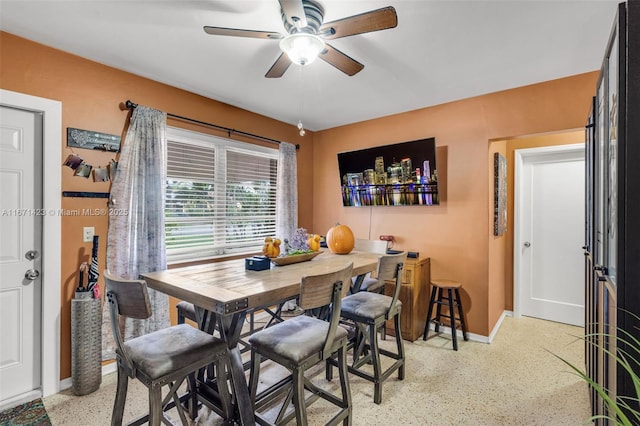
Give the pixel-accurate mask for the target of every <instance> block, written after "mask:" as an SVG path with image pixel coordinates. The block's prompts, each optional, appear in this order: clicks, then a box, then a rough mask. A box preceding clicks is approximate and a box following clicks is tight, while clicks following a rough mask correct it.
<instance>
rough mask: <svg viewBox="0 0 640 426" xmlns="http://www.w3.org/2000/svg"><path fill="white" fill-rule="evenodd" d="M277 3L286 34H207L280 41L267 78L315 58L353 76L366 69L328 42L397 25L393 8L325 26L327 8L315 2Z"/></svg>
mask: <svg viewBox="0 0 640 426" xmlns="http://www.w3.org/2000/svg"><path fill="white" fill-rule="evenodd" d="M278 1H279V2H280V9H281V11H282V22H283V24H284V28H285V30H286V31H287V34H281V33H277V32H271V31H257V30H242V29H237V28H223V27H210V26H205V27H204V31H205V32H206V33H207V34H212V35H224V36H234V37H250V38H263V39H273V40H280V49H281V50H282V53H281V54H280V56H279V57H278V59H277V60H276V62H275V63H274V64H273V65H272V66H271V68H270V69H269V71H267V73H266V74H265V77H267V78H278V77H282V76H283V75H284V73H285V71H287V69H288V68H289V66H290V65H291V64H292V63H297V64H298V65H306V64H309V63H311V62H313V60H314V59H315V58H316V57H319V58H320V59H322V60H323V61H325V62H327V63H328V64H330V65H333V66H334V67H336V68H337V69H339V70H340V71H342V72H343V73H345V74H347V75H350V76H351V75H354V74H357V73H358V72H360V71H361V70H362V69H363V68H364V65H362V64H361V63H360V62H358V61H356V60H355V59H353V58H351V57H349V56H348V55H346V54H344V53H342V52H341V51H339V50H338V49H336V48H335V47H333V46H331V45H330V44H328V43H326V40H334V39H337V38H342V37H348V36H352V35H357V34H363V33H368V32H372V31H379V30H386V29H388V28H394V27H396V26H397V25H398V17H397V15H396V10H395V9H394V8H393V7H391V6H387V7H383V8H381V9H376V10H371V11H369V12H364V13H361V14H358V15H353V16H349V17H347V18H342V19H338V20H336V21H333V22H327V23H323V18H324V8H323V7H322V5H321V4H320V3H319V2H318V1H316V0H278Z"/></svg>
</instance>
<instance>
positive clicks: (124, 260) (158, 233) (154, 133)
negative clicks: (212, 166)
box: [102, 106, 170, 359]
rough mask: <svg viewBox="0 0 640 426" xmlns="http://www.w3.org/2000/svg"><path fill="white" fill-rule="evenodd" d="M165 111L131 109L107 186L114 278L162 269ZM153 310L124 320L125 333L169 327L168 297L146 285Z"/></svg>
mask: <svg viewBox="0 0 640 426" xmlns="http://www.w3.org/2000/svg"><path fill="white" fill-rule="evenodd" d="M166 128H167V114H166V113H164V112H162V111H158V110H155V109H152V108H148V107H144V106H138V107H137V108H135V109H134V110H133V114H132V116H131V122H130V124H129V129H128V130H127V134H126V137H125V141H124V143H123V144H122V151H121V154H120V158H119V161H118V168H117V172H116V174H115V177H114V179H113V182H112V185H111V202H110V207H111V215H110V217H109V234H108V239H107V269H108V270H109V272H110V273H111V274H113V275H115V276H117V277H121V278H127V279H137V278H138V277H139V274H140V273H144V272H149V271H154V270H159V269H166V267H167V261H166V253H165V241H164V207H165V199H164V186H165V181H166V164H167V162H166V158H167V140H166ZM149 297H150V300H151V310H152V312H153V315H152V316H151V318H149V319H148V320H131V319H128V320H127V322H126V324H121V327H124V337H125V339H129V338H132V337H136V336H140V335H143V334H147V333H149V332H152V331H155V330H158V329H161V328H165V327H168V326H169V325H170V323H169V298H168V296H167V295H165V294H163V293H160V292H156V291H154V290H151V289H150V290H149ZM107 305H108V304H107V303H105V307H104V311H103V317H102V330H103V339H102V340H103V343H102V346H103V351H102V352H103V355H102V357H103V359H113V358H114V357H115V352H114V351H115V342H114V340H113V336H112V334H111V329H110V323H109V321H110V320H109V313H108V309H109V308H108V306H107Z"/></svg>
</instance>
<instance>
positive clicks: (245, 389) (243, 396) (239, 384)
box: [220, 312, 255, 426]
mask: <svg viewBox="0 0 640 426" xmlns="http://www.w3.org/2000/svg"><path fill="white" fill-rule="evenodd" d="M244 319H245V312H241V313H235V314H233V315H232V316H224V317H221V318H220V324H221V329H222V335H223V338H224V339H225V340H226V342H227V345H228V347H229V358H230V369H231V371H230V373H231V380H232V381H233V394H234V396H235V398H234V399H235V404H236V412H237V413H238V415H239V417H240V419H239V420H240V424H241V425H247V426H253V425H255V416H254V410H253V403H252V401H251V395H250V394H249V386H248V384H247V380H246V378H245V375H244V366H243V364H242V356H241V354H240V347H239V346H238V342H239V341H240V334H241V332H242V326H243V324H244Z"/></svg>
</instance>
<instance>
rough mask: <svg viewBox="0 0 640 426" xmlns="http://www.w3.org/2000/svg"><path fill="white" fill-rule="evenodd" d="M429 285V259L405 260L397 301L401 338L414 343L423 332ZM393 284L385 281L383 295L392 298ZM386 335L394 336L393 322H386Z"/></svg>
mask: <svg viewBox="0 0 640 426" xmlns="http://www.w3.org/2000/svg"><path fill="white" fill-rule="evenodd" d="M430 283H431V259H430V258H428V257H421V258H418V259H407V262H406V263H405V265H404V269H403V270H402V287H401V288H400V296H399V300H400V301H401V302H402V313H401V314H400V327H401V328H402V330H401V333H402V338H403V339H405V340H410V341H412V342H413V341H415V340H416V339H417V338H418V337H419V336H422V333H423V332H424V324H425V320H426V318H427V308H428V307H429V306H428V305H429V296H430V295H429V287H430ZM395 287H396V285H395V282H393V281H387V282H386V283H385V286H384V294H386V295H387V296H393V292H394V290H395ZM387 334H389V335H392V336H394V335H395V329H394V327H393V321H387Z"/></svg>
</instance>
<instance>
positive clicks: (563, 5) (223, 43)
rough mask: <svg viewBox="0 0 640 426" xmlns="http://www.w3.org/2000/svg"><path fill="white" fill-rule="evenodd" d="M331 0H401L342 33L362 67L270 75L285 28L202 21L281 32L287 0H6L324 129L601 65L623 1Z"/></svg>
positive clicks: (16, 18)
mask: <svg viewBox="0 0 640 426" xmlns="http://www.w3.org/2000/svg"><path fill="white" fill-rule="evenodd" d="M321 2H322V4H323V5H324V7H325V19H324V21H325V22H329V21H333V20H336V19H340V18H344V17H347V16H351V15H354V14H358V13H362V12H366V11H369V10H372V9H377V8H380V7H384V6H389V5H391V6H393V7H394V8H395V9H396V12H397V15H398V26H397V27H396V28H393V29H388V30H384V31H378V32H374V33H367V34H361V35H356V36H352V37H346V38H342V39H336V40H333V41H331V44H332V45H333V46H334V47H336V48H337V49H339V50H341V51H342V52H344V53H346V54H347V55H349V56H351V57H353V58H354V59H356V60H357V61H359V62H361V63H363V64H364V65H365V68H364V70H362V71H361V72H360V73H358V74H356V75H355V76H353V77H348V76H347V75H345V74H343V73H342V72H340V71H338V70H337V69H335V68H333V67H332V66H330V65H328V64H327V63H325V62H323V61H321V60H318V61H316V62H314V63H312V64H310V65H308V66H305V67H298V66H296V65H292V66H291V67H290V68H289V70H288V71H287V72H286V73H285V75H284V76H283V77H282V78H279V79H267V78H265V77H264V74H265V73H266V72H267V70H268V69H269V68H270V67H271V64H272V63H273V62H274V61H275V60H276V58H277V57H278V55H279V53H280V52H279V48H278V41H277V40H264V39H255V38H238V37H225V36H212V35H207V34H206V33H205V32H204V31H203V29H202V27H203V26H205V25H210V26H221V27H232V28H242V29H256V30H265V31H275V32H282V33H284V27H283V24H282V20H281V17H280V7H279V4H278V0H251V1H249V0H226V1H218V0H198V1H192V0H118V1H105V0H38V1H36V0H0V29H1V30H3V31H6V32H9V33H12V34H16V35H18V36H21V37H24V38H27V39H30V40H34V41H37V42H39V43H42V44H45V45H48V46H52V47H55V48H58V49H61V50H64V51H67V52H71V53H74V54H76V55H79V56H83V57H85V58H88V59H91V60H94V61H97V62H100V63H103V64H106V65H110V66H112V67H115V68H118V69H122V70H125V71H129V72H132V73H134V74H138V75H141V76H144V77H148V78H150V79H153V80H157V81H160V82H163V83H166V84H169V85H172V86H175V87H179V88H182V89H185V90H188V91H190V92H194V93H198V94H200V95H203V96H206V97H208V98H212V99H216V100H219V101H222V102H226V103H228V104H231V105H235V106H238V107H240V108H244V109H246V110H249V111H254V112H256V113H259V114H263V115H266V116H268V117H272V118H275V119H277V120H281V121H284V122H287V123H291V124H295V123H297V122H298V120H299V119H301V118H302V119H303V121H304V123H305V127H306V128H308V129H310V130H322V129H327V128H332V127H336V126H340V125H343V124H349V123H354V122H358V121H362V120H367V119H371V118H376V117H382V116H386V115H390V114H394V113H398V112H403V111H409V110H414V109H418V108H422V107H426V106H431V105H437V104H441V103H444V102H449V101H453V100H458V99H464V98H468V97H471V96H476V95H480V94H484V93H491V92H495V91H499V90H504V89H509V88H513V87H518V86H523V85H527V84H532V83H537V82H541V81H546V80H552V79H556V78H560V77H566V76H570V75H574V74H579V73H583V72H588V71H593V70H595V69H598V68H599V67H600V63H601V60H602V57H603V54H604V49H605V45H606V42H607V39H608V37H609V33H610V30H611V26H612V23H613V19H614V17H615V14H616V5H617V3H618V0H581V1H570V0H554V1H536V0H511V1H506V0H504V1H493V0H491V1H489V0H485V1H483V0H476V1H458V0H446V1H445V0H443V1H434V0H384V1H377V0H376V1H365V0H349V1H344V0H340V1H337V0H321ZM5 66H6V65H5ZM124 100H125V99H123V101H124ZM132 100H133V101H134V102H135V101H137V100H136V99H132ZM149 106H153V105H149ZM168 112H175V113H177V114H179V113H180V112H179V111H168ZM212 121H214V122H215V120H214V119H213V118H212Z"/></svg>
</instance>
